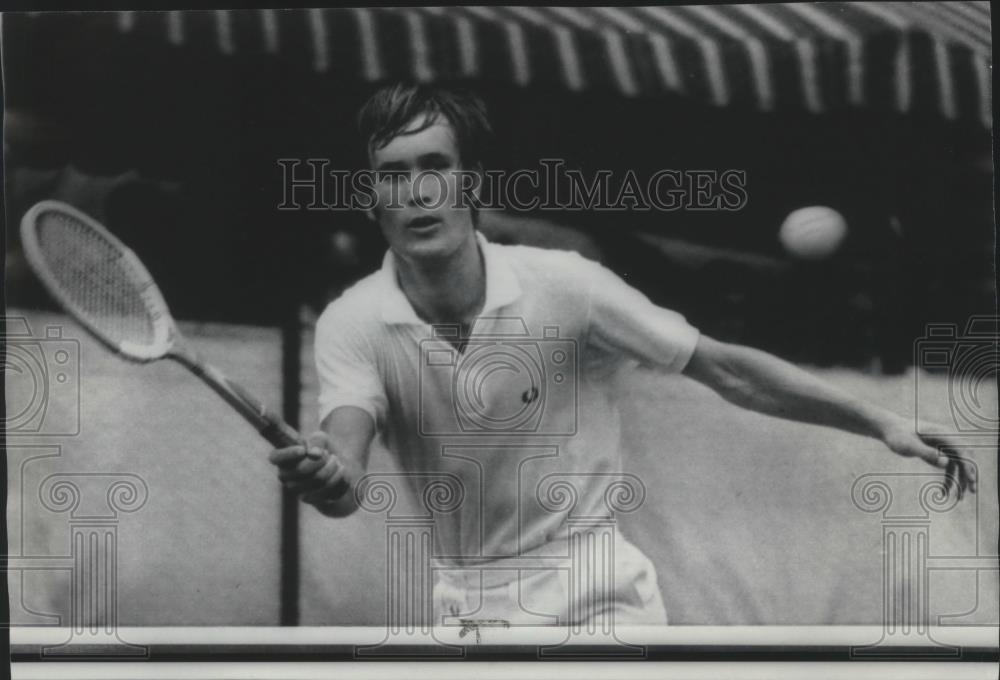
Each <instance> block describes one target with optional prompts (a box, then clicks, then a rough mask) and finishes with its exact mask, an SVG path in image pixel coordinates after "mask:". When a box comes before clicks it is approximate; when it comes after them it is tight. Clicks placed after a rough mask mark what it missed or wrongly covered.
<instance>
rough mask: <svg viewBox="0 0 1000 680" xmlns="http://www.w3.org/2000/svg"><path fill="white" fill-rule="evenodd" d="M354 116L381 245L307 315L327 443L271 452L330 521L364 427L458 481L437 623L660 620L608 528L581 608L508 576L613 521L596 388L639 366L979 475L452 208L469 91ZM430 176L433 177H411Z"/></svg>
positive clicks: (800, 376) (951, 484)
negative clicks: (589, 525) (570, 501)
mask: <svg viewBox="0 0 1000 680" xmlns="http://www.w3.org/2000/svg"><path fill="white" fill-rule="evenodd" d="M359 123H360V132H361V134H362V135H363V139H365V140H367V144H368V156H369V160H370V163H371V167H372V168H373V169H374V170H376V171H387V173H388V174H389V175H390V176H389V177H387V178H386V179H385V180H384V181H380V182H379V183H378V184H377V186H376V194H377V199H378V201H377V205H375V206H374V207H373V208H372V210H371V211H370V212H369V217H370V218H371V220H372V221H374V222H376V223H377V224H378V226H379V227H380V228H381V230H382V233H383V234H384V235H385V238H386V240H387V241H388V243H389V251H388V252H387V253H386V255H385V260H384V263H383V265H382V268H381V269H380V270H379V271H377V272H376V273H374V274H372V275H370V276H368V277H367V278H365V279H363V280H361V281H360V282H359V283H357V284H355V285H354V286H353V287H352V288H350V289H349V290H347V291H346V292H345V293H344V294H343V295H342V296H341V297H339V298H338V299H337V300H335V301H333V302H332V303H330V305H329V306H328V307H327V308H326V310H325V311H324V312H323V314H322V315H321V316H320V318H319V321H318V323H317V327H316V347H315V353H316V366H317V372H318V374H319V384H320V393H319V410H320V419H321V423H322V431H321V432H318V433H316V434H314V435H312V436H311V437H310V438H309V440H308V445H307V446H297V447H291V448H285V449H279V450H275V451H273V452H272V454H271V456H270V460H271V462H272V463H273V464H274V465H276V466H277V468H278V477H279V479H280V480H281V481H282V482H283V483H284V484H285V485H286V486H287V487H288V488H290V489H293V490H295V491H296V492H298V493H300V494H301V497H302V499H303V500H304V501H305V502H306V503H309V504H311V505H314V506H315V507H316V508H317V509H318V510H319V511H320V512H322V513H323V514H325V515H328V516H330V517H344V516H346V515H349V514H351V513H352V512H354V511H355V510H356V509H357V499H356V497H355V494H354V493H351V492H350V491H351V490H352V488H354V486H355V484H356V482H357V481H358V480H359V479H360V478H361V477H362V476H363V475H364V474H365V470H366V467H367V464H368V459H369V451H370V448H371V446H372V443H373V440H374V439H375V437H376V435H377V434H381V435H382V436H383V437H384V440H385V442H386V445H387V446H388V449H389V450H390V451H391V452H392V454H393V455H394V456H395V457H396V458H397V460H398V463H399V465H400V466H401V468H402V469H403V470H405V471H408V472H411V473H415V474H414V475H412V476H413V479H414V480H417V479H418V475H417V474H416V473H419V474H420V477H419V479H426V477H427V475H428V474H431V475H433V474H438V475H441V476H442V477H447V478H449V479H457V480H461V485H462V489H463V493H464V498H463V502H462V503H461V505H460V506H459V507H458V509H457V510H455V511H454V512H450V513H437V514H436V516H435V522H436V525H435V532H436V540H437V543H438V545H437V546H435V554H436V555H439V556H442V558H443V562H444V563H445V564H450V565H453V566H454V569H451V570H447V569H446V570H442V571H441V572H440V573H441V574H442V577H441V578H440V579H439V581H438V583H437V584H436V585H435V588H434V605H435V606H434V612H435V621H436V623H437V624H440V623H441V622H442V618H441V617H442V616H456V617H462V616H468V617H475V618H477V619H480V620H482V619H488V620H494V621H496V620H499V621H504V622H508V623H517V622H527V623H539V622H543V623H555V624H560V625H566V624H571V623H572V624H578V623H584V624H586V623H587V621H591V620H593V617H596V616H600V615H607V614H608V610H611V611H612V614H613V621H614V623H615V624H616V625H620V624H663V623H666V612H665V610H664V606H663V601H662V598H661V595H660V592H659V588H658V586H657V581H656V572H655V569H654V568H653V565H652V563H651V562H650V560H649V559H648V558H647V557H646V556H645V555H643V554H642V553H641V552H640V551H639V550H638V549H637V548H636V547H635V546H633V545H632V544H631V543H629V542H628V541H627V540H626V539H625V537H624V536H622V535H621V532H617V533H616V540H615V542H614V548H615V549H614V575H613V580H614V584H613V588H612V589H611V591H612V592H611V593H610V597H604V598H603V599H602V600H601V601H593V600H594V598H593V597H591V598H590V603H589V605H581V601H582V600H587V598H588V597H589V596H590V595H592V593H590V594H588V592H587V588H583V589H582V590H581V588H579V587H572V588H571V587H569V586H568V585H567V578H566V575H565V572H564V571H560V570H558V569H544V568H541V569H517V568H511V569H503V568H502V567H503V565H504V563H505V561H507V562H509V563H511V564H513V562H511V561H512V560H522V561H521V562H518V564H523V559H524V558H527V557H538V558H542V559H544V558H546V557H551V556H558V555H566V554H567V547H566V541H567V521H566V520H567V515H568V513H569V512H571V511H572V512H573V513H574V515H575V516H578V517H579V516H599V515H601V513H602V512H603V513H605V514H606V513H607V509H606V506H605V505H604V503H605V494H606V492H607V490H608V484H609V483H610V480H613V479H616V478H617V477H616V476H617V475H619V472H620V461H619V454H618V452H619V445H620V443H619V421H618V416H617V412H616V408H615V404H614V403H613V398H612V397H611V395H610V390H608V389H607V385H608V384H609V383H610V381H611V380H612V378H614V377H615V376H616V375H617V374H618V373H619V372H620V371H622V370H623V369H627V368H628V367H629V366H634V365H635V364H637V363H638V364H643V365H646V366H650V367H655V368H658V369H660V370H662V371H665V372H671V373H683V374H684V375H686V376H688V377H690V378H692V379H694V380H697V381H699V382H701V383H703V384H704V385H707V386H708V387H710V388H711V389H713V390H714V391H716V392H717V393H718V394H720V395H721V396H722V397H723V398H725V399H726V400H728V401H730V402H732V403H734V404H736V405H738V406H741V407H743V408H746V409H750V410H753V411H758V412H760V413H764V414H768V415H771V416H777V417H781V418H787V419H790V420H796V421H801V422H805V423H813V424H816V425H823V426H828V427H833V428H838V429H841V430H846V431H849V432H853V433H856V434H859V435H864V436H867V437H872V438H875V439H878V440H880V441H882V442H883V443H884V444H885V445H886V447H887V448H888V449H889V450H890V451H892V452H894V453H896V454H898V455H900V456H905V457H913V458H920V459H923V460H924V461H926V462H927V463H928V464H930V465H932V466H934V467H937V468H941V469H942V470H943V471H944V473H945V487H946V489H948V491H949V492H950V491H951V490H952V489H954V490H955V491H956V492H957V493H958V495H959V497H960V498H961V497H962V495H963V494H964V493H965V492H966V491H970V492H973V493H974V492H975V490H976V479H975V471H974V468H973V466H972V464H971V463H970V462H969V461H967V460H963V459H961V458H959V457H957V455H956V454H955V450H956V443H955V442H953V441H949V439H948V438H947V437H946V436H945V435H927V434H917V433H916V432H915V429H916V428H915V427H914V424H913V423H912V422H911V421H910V420H908V419H906V418H904V417H902V416H900V415H897V414H895V413H891V412H889V411H887V410H885V409H882V408H879V407H877V406H875V405H872V404H869V403H865V402H863V401H861V400H860V399H857V398H854V397H853V396H851V395H849V394H845V393H844V392H842V391H840V390H839V389H837V388H835V387H833V386H831V385H829V384H827V383H826V382H824V381H822V380H819V379H817V378H816V377H813V376H812V375H810V374H809V373H807V372H805V371H803V370H801V369H799V368H797V367H795V366H794V365H792V364H790V363H787V362H785V361H783V360H781V359H778V358H776V357H774V356H772V355H769V354H767V353H765V352H761V351H758V350H755V349H750V348H747V347H742V346H737V345H732V344H727V343H723V342H718V341H716V340H713V339H711V338H709V337H706V336H705V335H704V334H701V333H699V331H698V330H697V329H696V328H694V327H692V326H691V325H690V324H688V323H687V322H686V321H685V319H684V317H683V316H681V315H680V314H678V313H676V312H674V311H670V310H668V309H663V308H661V307H658V306H655V305H654V304H652V303H651V302H650V301H649V300H648V299H647V298H646V297H645V296H644V295H643V294H642V293H640V292H639V291H637V290H635V289H633V288H631V287H630V286H629V285H627V284H626V283H625V282H623V281H622V280H621V279H620V278H619V277H618V276H616V275H615V274H613V273H612V272H611V271H609V270H607V269H606V268H604V267H602V266H601V265H600V264H598V263H595V262H593V261H590V260H587V259H584V258H583V257H581V256H579V255H577V254H575V253H573V252H566V251H557V250H542V249H536V248H530V247H525V246H503V245H498V244H494V243H490V242H488V241H487V240H486V239H485V238H484V237H483V236H482V234H480V233H479V232H478V231H477V229H476V225H477V212H476V210H475V209H474V206H472V205H470V204H469V202H468V201H465V202H463V201H459V200H451V199H452V198H453V197H457V196H458V195H459V194H460V186H459V183H460V179H459V174H460V173H458V172H456V171H470V170H471V171H476V172H481V171H482V167H481V158H482V150H483V147H484V144H485V142H486V139H487V136H488V134H489V133H490V125H489V122H488V119H487V116H486V112H485V108H484V106H483V104H482V103H481V102H480V101H479V100H478V99H477V98H475V97H473V96H471V95H467V94H462V93H456V92H451V91H447V90H444V89H434V88H428V87H424V86H409V85H396V86H390V87H387V88H384V89H382V90H380V91H378V92H377V93H376V94H375V95H374V96H373V97H372V98H371V99H370V100H369V101H368V102H367V103H366V104H365V106H364V107H363V109H362V111H361V113H360V116H359ZM427 172H434V173H438V175H437V176H438V177H444V178H445V180H444V181H443V182H442V181H415V180H416V178H417V177H418V176H419V175H420V174H421V173H425V174H426V173H427ZM441 192H447V197H446V198H448V199H449V200H443V201H442V200H441V199H442V194H441ZM518 353H520V354H518ZM518 356H520V357H521V358H522V361H521V362H520V363H518V362H517V361H516V358H517V357H518ZM528 356H530V357H533V358H534V359H535V369H536V370H534V371H533V372H532V371H530V370H527V368H526V366H527V365H528V364H530V363H531V362H526V361H524V360H523V359H524V357H528ZM512 357H513V359H512ZM492 369H497V370H492ZM522 369H524V370H522ZM923 429H924V428H921V430H923ZM307 448H308V449H309V454H310V455H308V456H307V450H306V449H307ZM556 478H559V479H564V480H569V481H570V482H571V483H572V484H574V485H575V486H574V488H575V494H576V495H575V505H574V506H573V507H572V508H567V507H566V506H565V504H563V505H560V504H559V503H557V502H554V501H553V498H552V496H551V492H552V489H551V487H548V490H546V488H545V486H544V485H545V483H546V481H547V480H548V481H551V480H552V479H556ZM547 494H548V496H547Z"/></svg>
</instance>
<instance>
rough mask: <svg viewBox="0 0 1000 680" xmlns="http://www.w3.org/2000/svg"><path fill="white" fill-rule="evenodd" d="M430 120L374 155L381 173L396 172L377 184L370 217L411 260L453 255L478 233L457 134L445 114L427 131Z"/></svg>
mask: <svg viewBox="0 0 1000 680" xmlns="http://www.w3.org/2000/svg"><path fill="white" fill-rule="evenodd" d="M426 118H427V117H426V115H421V116H419V117H417V118H414V119H413V120H412V121H411V122H410V124H409V125H408V126H407V127H406V128H405V129H404V130H403V131H402V132H401V133H400V134H399V135H397V136H396V137H394V138H393V139H391V140H390V141H389V143H388V144H387V145H385V146H384V147H382V148H380V149H376V150H374V151H372V153H371V161H372V167H373V168H374V169H375V171H376V172H379V171H386V172H387V174H388V173H390V171H391V174H389V175H388V176H386V177H384V178H383V179H381V181H379V182H378V183H377V185H376V189H375V191H376V195H377V198H378V205H377V206H376V207H375V209H374V210H373V211H371V213H370V216H371V217H372V218H373V219H375V220H376V221H377V222H378V224H379V226H380V227H381V229H382V233H383V234H384V235H385V238H386V240H387V241H389V247H390V248H391V249H392V251H393V252H394V253H395V254H396V255H397V256H398V257H401V258H403V259H404V260H406V261H409V262H419V261H430V260H434V259H439V258H442V257H447V256H448V255H451V254H452V253H454V252H456V251H457V250H458V249H459V248H460V247H461V246H462V245H464V244H467V243H468V242H469V239H471V238H473V230H474V225H473V213H472V209H471V208H470V207H469V206H468V205H464V206H462V205H461V203H462V201H460V200H459V197H458V191H459V187H458V176H457V174H456V171H457V170H460V168H461V166H460V155H459V150H458V144H457V141H456V138H455V133H454V130H453V129H452V127H451V124H450V123H448V121H447V120H446V119H445V118H443V117H441V116H438V117H437V120H435V121H434V123H433V124H432V125H430V126H429V127H427V128H426V129H423V130H421V129H420V128H422V127H423V126H424V125H425V123H426ZM412 130H420V131H419V132H411V131H412ZM428 171H433V172H428ZM422 173H423V174H422ZM392 175H395V176H392ZM464 203H466V204H468V203H469V201H464Z"/></svg>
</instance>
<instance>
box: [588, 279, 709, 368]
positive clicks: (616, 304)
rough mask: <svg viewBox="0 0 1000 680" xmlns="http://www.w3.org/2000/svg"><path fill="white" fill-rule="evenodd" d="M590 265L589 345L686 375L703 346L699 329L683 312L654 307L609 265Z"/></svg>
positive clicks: (647, 364)
mask: <svg viewBox="0 0 1000 680" xmlns="http://www.w3.org/2000/svg"><path fill="white" fill-rule="evenodd" d="M585 262H586V265H584V266H585V269H586V272H585V275H586V277H587V279H588V281H587V283H586V284H585V285H586V287H587V289H588V290H589V291H590V292H589V301H588V302H589V305H588V315H587V331H588V342H589V343H592V344H594V345H596V346H597V347H598V348H600V349H601V350H603V351H605V352H609V351H610V352H612V353H614V352H617V353H620V354H623V355H625V356H627V357H629V358H631V359H634V360H636V361H638V362H639V363H640V364H643V365H645V366H650V367H654V368H659V369H660V370H663V371H667V372H671V373H679V372H681V371H683V370H684V367H685V366H687V363H688V361H689V360H690V359H691V355H692V354H694V350H695V346H696V345H697V344H698V337H699V331H698V329H697V328H695V327H694V326H692V325H691V324H689V323H688V322H687V320H686V319H685V318H684V317H683V316H682V315H681V314H678V313H677V312H675V311H672V310H669V309H665V308H663V307H659V306H657V305H655V304H653V303H652V301H650V299H649V298H648V297H646V296H645V295H644V294H642V293H641V292H639V291H638V290H636V289H635V288H633V287H632V286H630V285H628V284H627V283H625V281H623V280H622V279H621V278H620V277H619V276H618V275H617V274H615V273H614V272H612V271H611V270H609V269H607V268H606V267H604V266H602V265H600V264H598V263H596V262H592V261H590V260H585Z"/></svg>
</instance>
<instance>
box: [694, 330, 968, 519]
mask: <svg viewBox="0 0 1000 680" xmlns="http://www.w3.org/2000/svg"><path fill="white" fill-rule="evenodd" d="M683 373H684V374H685V375H687V376H688V377H690V378H693V379H695V380H697V381H698V382H700V383H703V384H704V385H707V386H708V387H710V388H711V389H713V390H714V391H715V392H717V393H718V394H719V395H721V396H722V397H723V398H724V399H726V400H727V401H729V402H731V403H733V404H736V405H737V406H741V407H743V408H746V409H750V410H753V411H757V412H760V413H765V414H767V415H771V416H777V417H780V418H786V419H788V420H795V421H799V422H804V423H811V424H815V425H825V426H828V427H834V428H837V429H840V430H846V431H848V432H853V433H856V434H859V435H864V436H868V437H872V438H875V439H878V440H880V441H882V442H883V443H884V444H885V445H886V446H887V447H888V448H889V449H890V450H892V451H893V452H895V453H897V454H899V455H901V456H905V457H911V458H921V459H923V460H924V461H926V462H927V463H928V464H930V465H933V466H934V467H938V468H941V469H943V470H945V471H946V477H945V488H946V490H950V488H951V486H955V487H956V488H957V490H958V497H959V498H960V499H961V498H962V497H963V495H964V494H965V491H966V490H968V491H971V492H972V493H975V492H976V486H977V485H976V472H975V466H974V465H973V464H972V462H971V461H969V460H967V459H963V458H960V457H959V456H958V454H957V448H958V444H957V442H955V441H954V440H952V439H951V438H949V437H948V436H947V435H946V434H928V433H927V432H928V431H930V432H933V431H934V429H935V428H934V427H933V426H932V425H930V424H927V426H926V427H924V426H923V424H921V428H920V430H921V432H920V433H918V432H917V431H916V428H915V426H914V423H913V422H912V421H910V420H909V419H907V418H904V417H903V416H900V415H899V414H897V413H893V412H892V411H889V410H887V409H884V408H881V407H879V406H877V405H875V404H872V403H869V402H866V401H864V400H862V399H859V398H857V397H855V396H853V395H851V394H848V393H846V392H844V391H842V390H840V389H838V388H836V387H834V386H833V385H831V384H829V383H827V382H826V381H824V380H821V379H819V378H817V377H816V376H813V375H811V374H810V373H808V372H806V371H804V370H802V369H800V368H798V367H797V366H794V365H793V364H790V363H788V362H787V361H784V360H782V359H779V358H778V357H776V356H774V355H771V354H768V353H767V352H762V351H760V350H756V349H752V348H750V347H744V346H741V345H734V344H728V343H723V342H719V341H717V340H713V339H711V338H709V337H706V336H704V335H701V336H700V337H699V338H698V341H697V344H696V345H695V349H694V352H693V353H692V354H691V357H690V359H689V360H688V362H687V365H686V366H685V368H684V370H683ZM938 429H941V428H938Z"/></svg>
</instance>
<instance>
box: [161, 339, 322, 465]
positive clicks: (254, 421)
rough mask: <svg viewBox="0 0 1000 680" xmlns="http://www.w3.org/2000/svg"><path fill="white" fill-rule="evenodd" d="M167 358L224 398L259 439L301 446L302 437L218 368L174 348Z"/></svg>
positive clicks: (278, 445)
mask: <svg viewBox="0 0 1000 680" xmlns="http://www.w3.org/2000/svg"><path fill="white" fill-rule="evenodd" d="M170 356H171V358H173V359H176V360H177V361H178V362H180V363H181V364H183V365H184V366H185V367H186V368H187V369H188V370H190V371H191V372H192V373H194V374H195V375H196V376H198V377H199V378H201V379H202V381H203V382H205V384H207V385H208V386H209V387H211V388H212V389H213V390H214V391H215V393H216V394H218V395H219V396H220V397H222V398H223V399H225V400H226V402H227V403H228V404H229V405H230V406H232V407H233V408H234V409H236V411H237V412H238V413H239V414H240V415H242V416H243V417H244V418H246V420H247V421H249V422H250V424H251V425H253V426H254V427H255V428H257V431H258V432H260V434H261V436H263V437H264V439H266V440H267V441H269V442H270V443H271V444H272V445H273V446H274V447H276V448H279V449H281V448H285V447H288V446H296V445H304V443H305V442H304V441H303V439H302V435H300V434H299V433H298V432H296V431H295V429H294V428H292V427H291V426H290V425H289V424H288V423H286V422H285V421H284V420H282V419H281V418H280V417H279V416H278V415H277V414H276V413H274V412H273V411H271V410H270V409H269V408H268V407H267V406H265V405H264V403H263V402H262V401H260V400H259V399H257V397H255V396H254V395H253V394H251V393H250V392H249V391H247V390H246V389H245V388H244V387H243V386H241V385H240V384H239V383H236V382H233V381H232V380H230V379H229V378H227V377H226V376H225V375H223V374H222V371H220V370H219V369H217V368H215V367H214V366H212V365H210V364H206V363H205V362H204V361H202V360H201V359H200V358H199V357H198V356H197V355H196V354H194V353H193V352H186V351H177V349H176V348H175V350H174V351H173V352H172V353H171V355H170Z"/></svg>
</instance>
